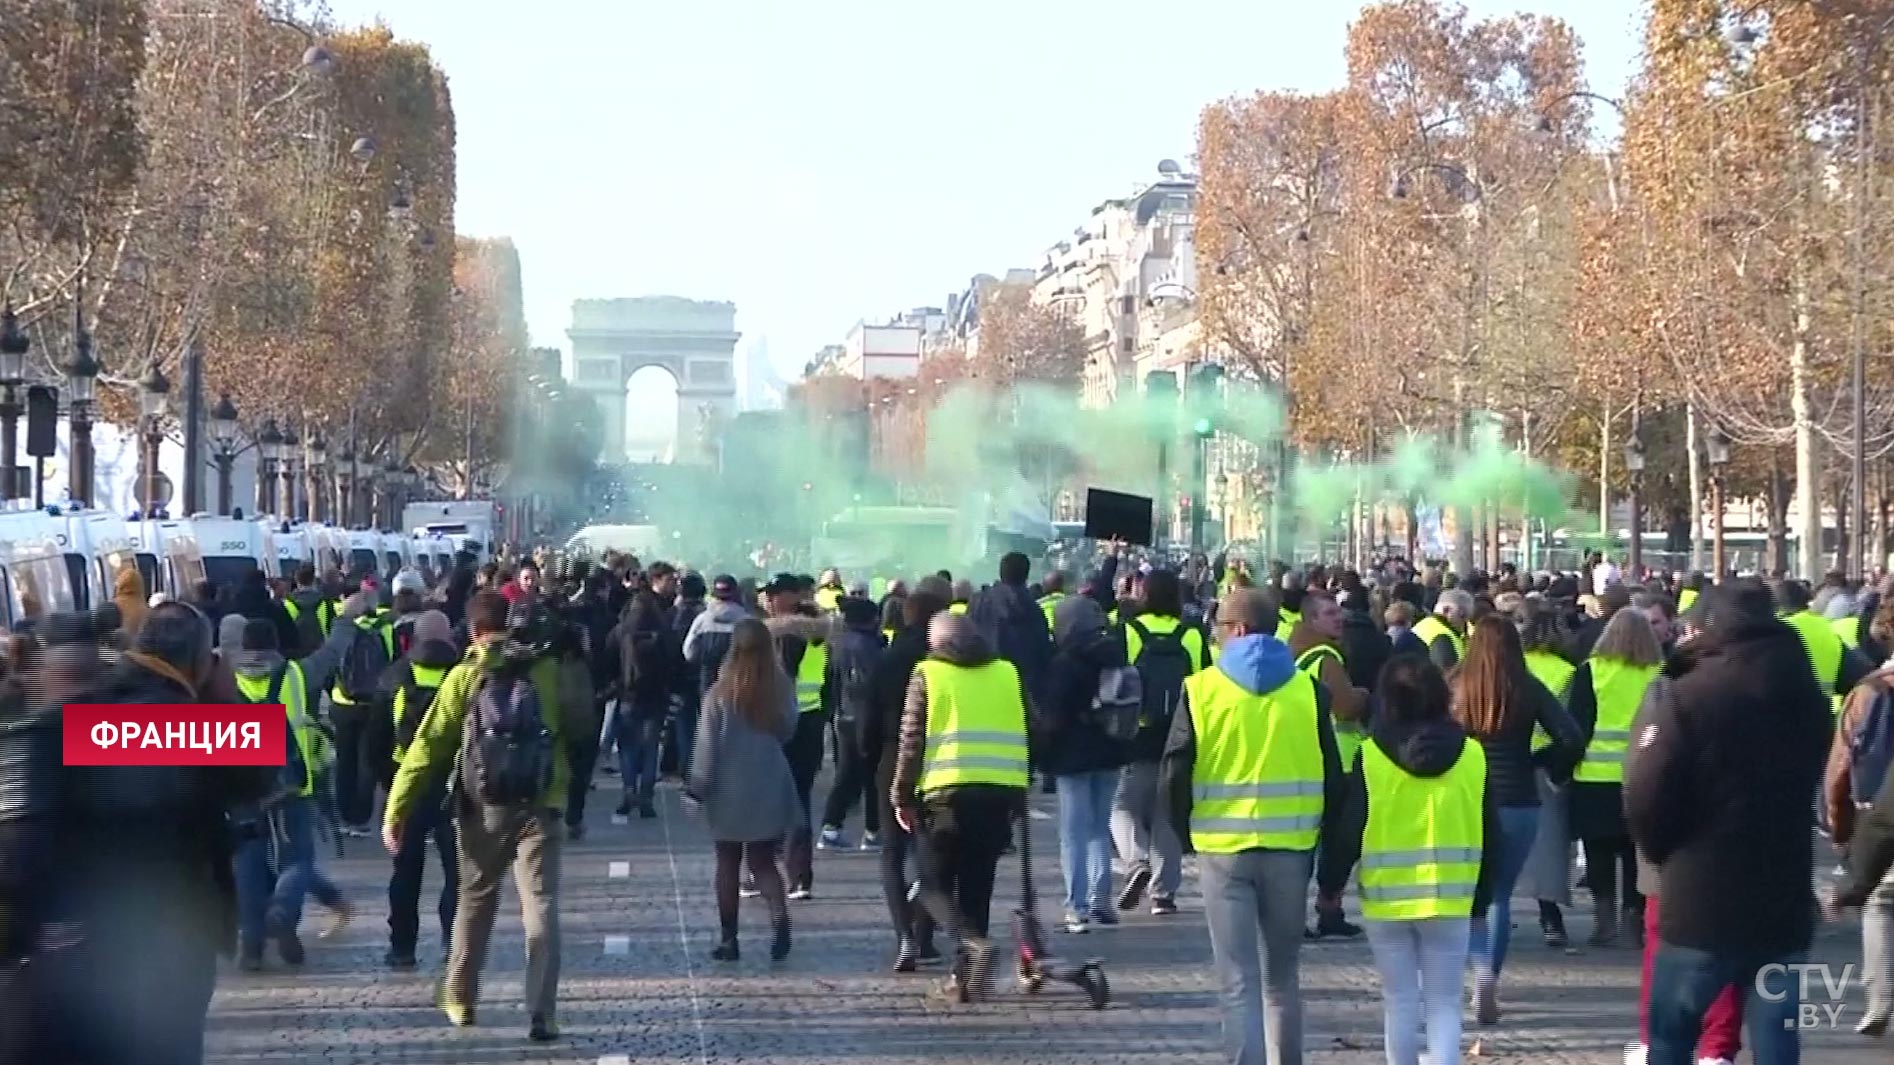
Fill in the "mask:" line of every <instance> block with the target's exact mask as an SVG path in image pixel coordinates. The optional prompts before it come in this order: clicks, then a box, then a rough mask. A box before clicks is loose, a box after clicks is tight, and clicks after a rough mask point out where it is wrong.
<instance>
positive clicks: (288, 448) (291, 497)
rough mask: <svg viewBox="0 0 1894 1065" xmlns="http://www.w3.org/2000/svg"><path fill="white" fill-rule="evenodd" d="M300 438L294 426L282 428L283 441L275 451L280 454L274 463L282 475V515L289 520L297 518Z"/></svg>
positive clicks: (300, 463)
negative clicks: (279, 457)
mask: <svg viewBox="0 0 1894 1065" xmlns="http://www.w3.org/2000/svg"><path fill="white" fill-rule="evenodd" d="M302 447H303V442H302V438H301V437H299V436H297V435H296V428H295V426H289V427H286V428H285V429H284V430H283V442H282V444H281V445H279V446H278V448H277V451H278V453H279V454H280V455H281V456H282V458H281V459H280V460H278V462H277V464H276V470H277V472H278V473H280V474H282V475H283V517H284V518H285V519H287V520H289V521H295V520H297V518H298V517H300V515H299V514H298V513H297V505H296V477H297V475H298V474H299V473H300V472H301V471H302V463H303V451H302Z"/></svg>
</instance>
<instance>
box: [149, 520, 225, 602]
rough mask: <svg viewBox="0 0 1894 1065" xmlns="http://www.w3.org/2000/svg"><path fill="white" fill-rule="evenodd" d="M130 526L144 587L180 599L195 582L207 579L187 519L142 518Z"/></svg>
mask: <svg viewBox="0 0 1894 1065" xmlns="http://www.w3.org/2000/svg"><path fill="white" fill-rule="evenodd" d="M132 530H133V531H132V542H133V544H134V545H136V547H137V548H138V568H139V570H141V571H143V572H144V574H145V588H146V589H147V590H149V591H152V592H163V593H164V594H166V595H168V596H170V597H171V598H173V599H182V598H184V597H185V596H186V595H189V594H190V592H191V589H192V588H194V587H196V586H197V584H198V582H200V581H203V580H206V579H207V577H206V575H205V573H204V556H203V554H202V553H201V552H200V551H199V550H198V547H197V538H196V537H195V536H193V535H191V528H190V524H189V523H188V522H186V521H184V520H182V519H179V518H158V519H145V520H143V521H139V522H137V523H135V524H133V525H132ZM147 566H149V567H150V568H149V569H147V568H146V567H147Z"/></svg>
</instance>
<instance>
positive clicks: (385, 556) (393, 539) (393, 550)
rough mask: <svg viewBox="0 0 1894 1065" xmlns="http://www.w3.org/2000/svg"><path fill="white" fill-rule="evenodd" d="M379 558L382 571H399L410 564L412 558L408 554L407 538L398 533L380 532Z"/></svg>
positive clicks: (412, 561) (411, 563) (412, 560)
mask: <svg viewBox="0 0 1894 1065" xmlns="http://www.w3.org/2000/svg"><path fill="white" fill-rule="evenodd" d="M381 560H382V562H383V564H384V565H383V567H382V572H383V573H389V572H394V573H399V572H401V571H402V570H404V569H407V568H408V567H410V566H412V565H413V564H414V559H413V558H412V557H410V556H409V554H408V543H407V538H406V537H404V536H402V535H401V534H400V533H391V532H385V533H382V534H381Z"/></svg>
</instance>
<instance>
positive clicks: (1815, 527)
mask: <svg viewBox="0 0 1894 1065" xmlns="http://www.w3.org/2000/svg"><path fill="white" fill-rule="evenodd" d="M1804 269H1805V267H1804V265H1803V263H1802V262H1801V259H1800V256H1798V257H1797V262H1796V269H1795V297H1794V298H1795V339H1794V340H1793V341H1792V342H1791V343H1790V345H1789V412H1790V414H1791V415H1792V416H1793V417H1794V420H1795V505H1796V508H1797V510H1798V513H1797V515H1796V535H1797V536H1798V537H1799V538H1800V543H1799V544H1798V546H1797V551H1796V565H1795V575H1796V576H1798V577H1801V578H1803V579H1805V580H1811V581H1812V580H1815V579H1817V578H1819V577H1820V576H1821V575H1822V494H1821V471H1820V470H1819V469H1817V465H1818V463H1819V461H1820V459H1819V456H1818V455H1817V454H1816V451H1815V446H1816V445H1815V418H1814V415H1813V413H1812V412H1811V411H1810V407H1811V405H1812V404H1811V402H1810V397H1809V390H1810V388H1811V385H1810V383H1809V366H1808V359H1809V331H1810V328H1811V326H1812V323H1811V321H1810V311H1809V295H1808V279H1807V278H1806V277H1805V276H1804Z"/></svg>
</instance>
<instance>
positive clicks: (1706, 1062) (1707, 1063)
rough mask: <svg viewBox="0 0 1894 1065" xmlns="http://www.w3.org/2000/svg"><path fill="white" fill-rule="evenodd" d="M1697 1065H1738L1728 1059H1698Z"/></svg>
mask: <svg viewBox="0 0 1894 1065" xmlns="http://www.w3.org/2000/svg"><path fill="white" fill-rule="evenodd" d="M1697 1065H1736V1063H1735V1062H1734V1061H1731V1060H1730V1059H1728V1058H1698V1059H1697Z"/></svg>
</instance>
